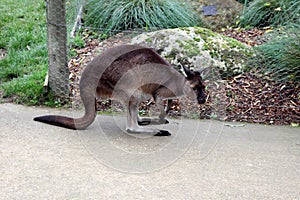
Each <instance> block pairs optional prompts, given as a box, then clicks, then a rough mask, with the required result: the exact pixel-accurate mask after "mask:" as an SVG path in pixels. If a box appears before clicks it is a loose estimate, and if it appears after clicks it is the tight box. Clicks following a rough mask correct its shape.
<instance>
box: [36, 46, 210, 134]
mask: <svg viewBox="0 0 300 200" xmlns="http://www.w3.org/2000/svg"><path fill="white" fill-rule="evenodd" d="M182 72H183V75H182V74H181V73H179V72H178V71H177V70H175V69H174V68H173V67H172V66H171V65H170V64H169V63H168V62H167V61H165V60H164V59H163V58H162V57H160V56H159V55H158V54H157V53H156V52H155V51H153V50H152V49H150V48H146V47H142V46H137V45H120V46H116V47H113V48H110V49H107V50H106V51H104V52H103V53H102V54H101V55H99V56H97V57H96V58H95V59H93V60H92V61H91V62H90V63H89V64H88V65H87V67H86V68H85V69H84V71H83V73H82V76H81V80H80V96H81V99H82V101H83V104H84V108H85V114H84V115H83V116H82V117H81V118H70V117H64V116H58V115H46V116H40V117H35V118H34V120H35V121H39V122H43V123H47V124H51V125H56V126H61V127H65V128H69V129H85V128H86V127H88V126H89V125H90V124H91V123H92V122H93V121H94V119H95V117H96V114H97V111H96V98H98V97H102V98H110V99H114V100H117V101H119V102H121V103H122V104H123V105H124V106H125V107H126V110H127V121H126V122H127V123H126V131H127V132H129V133H152V134H155V135H157V136H163V135H170V133H169V132H168V131H166V130H157V129H147V128H145V127H141V126H140V125H146V124H150V123H158V124H161V123H168V121H167V120H166V119H165V117H166V115H167V112H168V109H169V106H170V101H168V106H167V108H166V109H164V106H163V100H164V99H172V98H175V97H178V96H182V95H184V94H185V95H188V96H190V97H191V98H194V99H197V101H198V103H199V104H202V103H205V100H206V93H205V86H204V84H203V81H202V78H201V72H199V71H192V70H190V69H188V68H186V67H184V66H182ZM150 98H153V99H154V101H155V102H156V104H157V105H158V106H159V108H160V112H161V114H160V115H159V118H158V119H147V118H144V119H143V118H140V117H139V116H138V105H139V103H140V102H141V101H144V100H147V99H150Z"/></svg>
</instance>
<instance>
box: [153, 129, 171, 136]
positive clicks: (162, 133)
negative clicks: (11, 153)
mask: <svg viewBox="0 0 300 200" xmlns="http://www.w3.org/2000/svg"><path fill="white" fill-rule="evenodd" d="M170 135H171V133H170V132H169V131H166V130H159V132H158V133H156V134H155V135H154V136H170Z"/></svg>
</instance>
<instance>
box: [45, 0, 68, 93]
mask: <svg viewBox="0 0 300 200" xmlns="http://www.w3.org/2000/svg"><path fill="white" fill-rule="evenodd" d="M46 4H47V28H48V64H49V71H48V74H49V88H50V90H51V91H53V93H54V95H55V96H56V97H60V98H68V97H69V69H68V60H67V27H66V7H65V0H46Z"/></svg>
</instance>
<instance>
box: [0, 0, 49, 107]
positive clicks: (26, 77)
mask: <svg viewBox="0 0 300 200" xmlns="http://www.w3.org/2000/svg"><path fill="white" fill-rule="evenodd" d="M45 10H46V8H45V2H44V1H40V0H13V1H12V0H1V4H0V13H1V15H0V48H2V49H5V50H6V51H7V55H6V57H5V58H4V59H2V60H0V83H1V86H0V90H1V91H2V94H3V95H4V97H14V99H15V102H17V103H24V104H38V102H39V100H40V99H41V98H44V97H43V81H44V78H45V75H46V71H47V32H46V12H45Z"/></svg>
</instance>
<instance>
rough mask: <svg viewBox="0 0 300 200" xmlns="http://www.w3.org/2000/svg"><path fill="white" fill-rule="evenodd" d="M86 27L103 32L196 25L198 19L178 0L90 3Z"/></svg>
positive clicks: (113, 0)
mask: <svg viewBox="0 0 300 200" xmlns="http://www.w3.org/2000/svg"><path fill="white" fill-rule="evenodd" d="M86 13H87V14H86V16H85V22H86V25H88V26H91V27H93V28H97V29H100V30H102V31H104V32H106V33H110V32H118V31H122V30H129V29H136V28H144V29H146V30H147V29H152V28H158V29H161V28H176V27H188V26H197V25H199V23H200V20H199V18H198V17H197V16H196V15H195V14H194V12H193V10H192V9H191V8H190V7H189V6H188V4H186V3H184V2H181V1H178V0H110V1H107V0H89V1H88V2H87V4H86Z"/></svg>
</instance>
